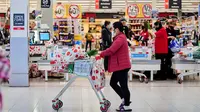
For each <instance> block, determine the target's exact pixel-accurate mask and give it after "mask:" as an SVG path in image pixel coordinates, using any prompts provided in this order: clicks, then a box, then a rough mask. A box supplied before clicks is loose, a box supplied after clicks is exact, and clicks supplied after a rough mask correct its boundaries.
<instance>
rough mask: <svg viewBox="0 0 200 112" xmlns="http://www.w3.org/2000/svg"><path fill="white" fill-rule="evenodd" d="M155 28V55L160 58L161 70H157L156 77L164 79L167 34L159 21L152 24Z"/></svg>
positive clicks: (165, 77) (165, 76)
mask: <svg viewBox="0 0 200 112" xmlns="http://www.w3.org/2000/svg"><path fill="white" fill-rule="evenodd" d="M154 26H155V28H156V31H157V32H156V33H155V36H156V37H155V56H156V59H160V60H161V70H160V71H158V72H157V76H156V79H159V80H166V79H167V66H168V65H167V63H166V58H167V54H168V36H167V31H166V29H165V28H164V27H162V24H161V22H156V23H155V24H154Z"/></svg>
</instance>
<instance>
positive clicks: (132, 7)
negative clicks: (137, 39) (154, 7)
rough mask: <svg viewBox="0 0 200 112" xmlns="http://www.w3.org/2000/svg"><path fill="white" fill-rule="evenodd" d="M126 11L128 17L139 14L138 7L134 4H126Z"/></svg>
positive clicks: (134, 16)
mask: <svg viewBox="0 0 200 112" xmlns="http://www.w3.org/2000/svg"><path fill="white" fill-rule="evenodd" d="M127 13H128V16H129V17H130V18H136V17H137V16H138V14H139V7H138V6H137V5H136V4H132V5H130V6H128V8H127Z"/></svg>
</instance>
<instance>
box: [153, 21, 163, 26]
mask: <svg viewBox="0 0 200 112" xmlns="http://www.w3.org/2000/svg"><path fill="white" fill-rule="evenodd" d="M154 25H155V26H159V27H162V23H161V22H160V21H157V22H155V23H154Z"/></svg>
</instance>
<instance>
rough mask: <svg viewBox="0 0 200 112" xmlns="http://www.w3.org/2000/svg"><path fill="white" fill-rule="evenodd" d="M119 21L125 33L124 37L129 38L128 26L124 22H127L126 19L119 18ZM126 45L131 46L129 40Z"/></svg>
mask: <svg viewBox="0 0 200 112" xmlns="http://www.w3.org/2000/svg"><path fill="white" fill-rule="evenodd" d="M119 21H120V22H121V23H122V24H123V33H124V34H125V35H126V38H127V39H129V40H131V37H129V28H128V26H126V22H127V21H126V19H125V18H121V19H120V20H119ZM128 46H129V47H130V46H131V44H130V43H129V42H128Z"/></svg>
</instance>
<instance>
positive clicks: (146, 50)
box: [129, 47, 152, 83]
mask: <svg viewBox="0 0 200 112" xmlns="http://www.w3.org/2000/svg"><path fill="white" fill-rule="evenodd" d="M129 52H130V59H131V64H132V66H133V64H135V63H132V62H133V61H134V60H139V61H145V60H147V61H148V60H151V57H152V49H151V48H150V47H135V49H134V50H132V49H131V48H130V49H129ZM141 70H143V68H141ZM129 74H130V78H131V80H132V75H133V74H134V75H137V76H139V81H140V82H145V83H148V82H149V80H148V78H147V76H146V75H145V74H143V73H139V72H135V71H134V69H132V67H131V70H130V71H129Z"/></svg>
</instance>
